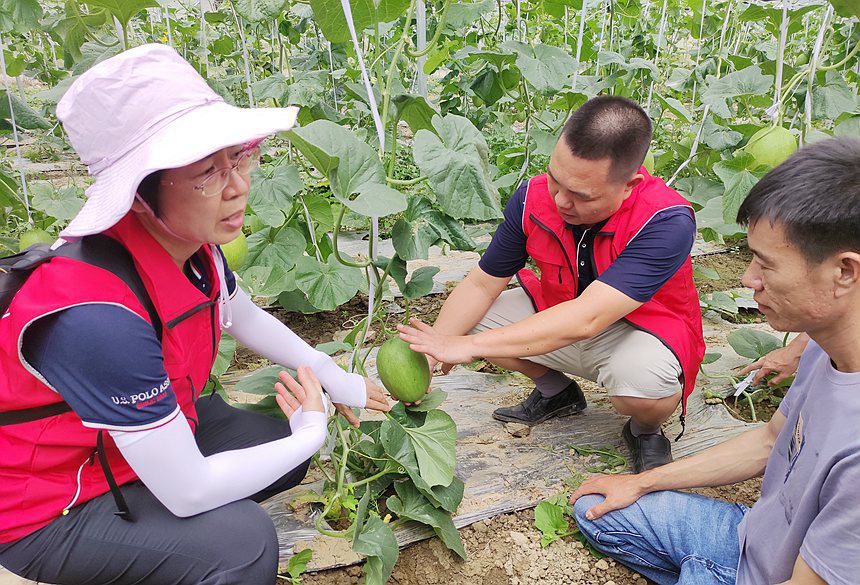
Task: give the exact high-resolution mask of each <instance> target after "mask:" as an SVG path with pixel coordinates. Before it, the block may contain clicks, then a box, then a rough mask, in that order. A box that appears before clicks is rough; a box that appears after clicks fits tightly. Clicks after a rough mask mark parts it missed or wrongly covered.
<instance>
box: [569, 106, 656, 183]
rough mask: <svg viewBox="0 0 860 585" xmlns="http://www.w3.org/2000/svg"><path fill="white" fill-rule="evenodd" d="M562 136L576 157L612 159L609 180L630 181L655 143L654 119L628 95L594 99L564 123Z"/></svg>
mask: <svg viewBox="0 0 860 585" xmlns="http://www.w3.org/2000/svg"><path fill="white" fill-rule="evenodd" d="M562 136H563V137H564V141H565V143H566V144H567V146H568V147H569V148H570V151H571V152H572V153H573V155H574V156H577V157H579V158H584V159H586V160H600V159H605V158H609V159H611V161H612V162H611V164H610V167H609V179H610V180H611V181H615V182H621V181H626V180H627V179H628V178H630V176H631V175H633V173H635V172H636V171H637V170H638V169H639V167H641V166H642V162H643V161H644V160H645V154H646V153H647V152H648V147H649V146H650V144H651V119H650V118H649V117H648V114H646V113H645V110H643V109H642V108H641V107H640V106H639V104H637V103H636V102H634V101H632V100H629V99H627V98H623V97H619V96H614V95H603V96H598V97H594V98H591V99H590V100H588V101H587V102H585V103H584V104H582V106H580V107H579V109H578V110H576V111H575V112H574V113H573V114H572V115H571V116H570V118H568V120H567V122H565V124H564V129H563V130H562Z"/></svg>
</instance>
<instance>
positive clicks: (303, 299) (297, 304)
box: [278, 289, 322, 315]
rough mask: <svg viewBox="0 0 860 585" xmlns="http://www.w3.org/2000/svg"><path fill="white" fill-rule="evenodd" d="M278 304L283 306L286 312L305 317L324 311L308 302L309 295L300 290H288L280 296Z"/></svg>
mask: <svg viewBox="0 0 860 585" xmlns="http://www.w3.org/2000/svg"><path fill="white" fill-rule="evenodd" d="M278 304H279V305H281V307H283V308H284V310H285V311H291V312H296V313H303V314H305V315H312V314H314V313H319V312H320V311H321V310H322V309H318V308H317V307H315V306H313V305H312V304H311V303H310V302H308V297H307V295H306V294H305V293H303V292H302V291H300V290H298V289H296V290H288V291H285V292H282V293H281V294H279V295H278Z"/></svg>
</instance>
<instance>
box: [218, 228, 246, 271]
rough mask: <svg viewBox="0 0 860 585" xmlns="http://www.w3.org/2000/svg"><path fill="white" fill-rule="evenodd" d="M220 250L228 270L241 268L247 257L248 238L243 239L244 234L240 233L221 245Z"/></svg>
mask: <svg viewBox="0 0 860 585" xmlns="http://www.w3.org/2000/svg"><path fill="white" fill-rule="evenodd" d="M221 251H222V252H224V257H225V258H226V259H227V266H229V267H230V270H237V269H239V268H241V267H242V265H243V264H244V263H245V260H246V259H247V258H248V240H247V239H245V234H244V233H240V234H239V237H238V238H236V239H235V240H233V241H232V242H229V243H227V244H224V245H223V246H221Z"/></svg>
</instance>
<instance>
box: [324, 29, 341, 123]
mask: <svg viewBox="0 0 860 585" xmlns="http://www.w3.org/2000/svg"><path fill="white" fill-rule="evenodd" d="M326 49H328V68H329V72H330V74H331V98H332V100H334V109H335V110H336V109H338V107H339V106H338V104H337V84H336V81H335V79H334V57H332V54H331V42H330V41H328V40H326Z"/></svg>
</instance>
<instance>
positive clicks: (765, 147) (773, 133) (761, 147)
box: [744, 126, 797, 168]
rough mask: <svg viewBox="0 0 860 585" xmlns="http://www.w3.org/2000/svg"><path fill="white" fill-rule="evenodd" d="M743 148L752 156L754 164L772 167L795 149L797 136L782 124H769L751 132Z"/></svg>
mask: <svg viewBox="0 0 860 585" xmlns="http://www.w3.org/2000/svg"><path fill="white" fill-rule="evenodd" d="M744 150H745V151H746V152H748V153H750V154H751V155H752V156H753V159H754V160H755V163H756V165H764V166H767V167H770V168H773V167H775V166H777V165H778V164H780V163H781V162H782V161H784V160H785V159H787V158H788V157H789V156H791V153H793V152H794V151H795V150H797V138H795V137H794V134H792V133H791V132H790V131H789V130H788V129H786V128H783V127H782V126H769V127H767V128H762V129H761V130H759V131H758V132H756V133H755V134H753V135H752V137H751V138H750V139H749V142H747V144H746V146H744Z"/></svg>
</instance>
